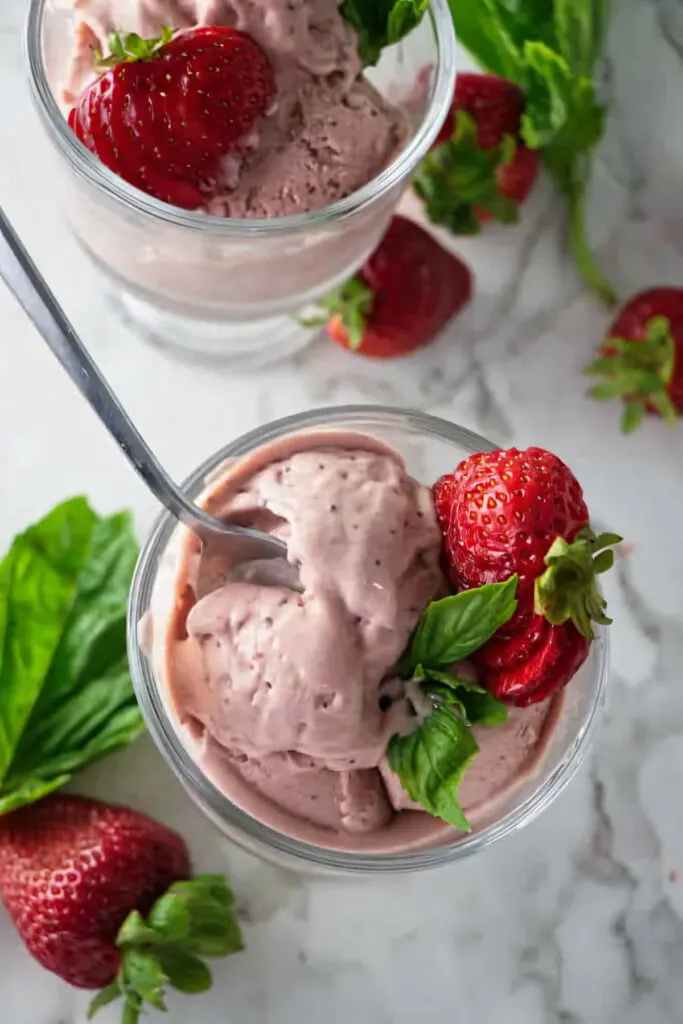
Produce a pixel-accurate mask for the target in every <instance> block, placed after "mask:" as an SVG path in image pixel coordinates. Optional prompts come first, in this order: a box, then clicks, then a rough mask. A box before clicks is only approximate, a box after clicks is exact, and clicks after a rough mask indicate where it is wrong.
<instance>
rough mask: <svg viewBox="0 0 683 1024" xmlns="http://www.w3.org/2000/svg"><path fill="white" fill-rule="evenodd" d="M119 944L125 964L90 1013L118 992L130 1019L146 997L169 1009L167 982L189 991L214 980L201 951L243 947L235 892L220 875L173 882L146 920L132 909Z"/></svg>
mask: <svg viewBox="0 0 683 1024" xmlns="http://www.w3.org/2000/svg"><path fill="white" fill-rule="evenodd" d="M116 944H117V946H118V947H119V949H120V950H121V968H120V970H119V973H118V975H117V978H116V981H115V982H113V983H112V985H109V986H108V987H107V988H106V989H104V990H103V991H102V992H101V993H99V995H97V996H96V997H95V999H94V1000H93V1001H92V1003H91V1004H90V1010H89V1019H90V1017H92V1016H93V1015H94V1014H95V1013H96V1012H97V1010H99V1009H100V1007H102V1006H106V1005H107V1004H108V1003H110V1002H112V1001H113V1000H114V999H115V998H116V997H117V996H118V995H120V996H123V998H124V999H125V1006H124V1020H130V1021H131V1024H132V1022H134V1021H135V1022H136V1021H137V1020H138V1019H139V1015H140V1010H141V1008H142V1006H143V1003H149V1004H150V1005H151V1006H154V1007H156V1008H157V1009H159V1010H164V1009H165V1005H164V989H165V987H166V985H167V984H168V985H171V986H173V988H176V989H178V990H179V991H180V992H186V993H189V994H192V993H199V992H204V991H205V990H206V989H207V988H209V987H210V985H211V972H210V971H209V968H208V967H207V966H206V964H204V962H203V960H202V959H201V957H203V956H209V957H214V956H216V957H217V956H227V955H228V954H229V953H236V952H238V951H239V950H241V949H243V948H244V946H243V942H242V934H241V931H240V926H239V922H238V920H237V916H236V914H235V897H234V895H233V893H232V890H231V889H230V887H229V886H228V884H227V882H226V880H225V878H224V877H223V876H222V875H197V876H196V878H192V879H190V880H189V881H185V882H174V883H173V885H171V886H170V887H169V889H168V890H167V892H166V893H164V895H162V896H160V897H159V899H157V900H156V902H155V903H154V905H153V906H152V908H151V909H150V912H149V914H148V915H147V919H146V920H145V918H143V916H142V915H141V914H140V912H139V911H137V910H133V911H131V913H130V914H129V915H128V917H127V918H126V920H125V921H124V922H123V924H122V925H121V928H120V929H119V933H118V936H117V939H116ZM126 1015H128V1016H126Z"/></svg>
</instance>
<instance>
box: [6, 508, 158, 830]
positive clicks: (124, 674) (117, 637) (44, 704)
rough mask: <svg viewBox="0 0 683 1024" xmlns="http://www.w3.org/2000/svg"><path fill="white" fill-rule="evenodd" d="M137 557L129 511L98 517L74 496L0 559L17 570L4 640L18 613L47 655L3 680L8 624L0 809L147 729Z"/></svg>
mask: <svg viewBox="0 0 683 1024" xmlns="http://www.w3.org/2000/svg"><path fill="white" fill-rule="evenodd" d="M17 553H18V555H19V563H18V564H19V568H20V570H21V571H20V572H17V566H16V565H15V560H16V558H17ZM27 555H29V556H30V557H29V559H28V561H27V560H26V556H27ZM136 558H137V543H136V541H135V537H134V534H133V528H132V521H131V518H130V515H129V514H128V513H119V514H117V515H114V516H109V517H106V518H102V519H100V518H99V517H97V516H96V515H95V513H94V512H93V511H92V510H91V509H90V508H89V507H88V505H87V502H86V501H85V499H83V498H78V499H74V500H72V501H70V502H65V503H64V504H63V505H60V506H58V507H57V508H56V509H54V510H53V511H52V512H51V513H50V514H49V515H48V516H47V517H46V518H45V519H44V520H42V521H41V522H40V523H38V524H37V525H36V526H34V527H31V528H30V529H29V530H27V531H26V532H25V533H24V534H22V535H21V536H20V537H18V538H17V539H16V540H15V542H14V544H13V546H12V549H11V551H10V554H9V556H8V557H7V559H5V561H4V562H3V563H2V565H0V580H2V579H3V572H4V571H6V567H7V566H8V565H10V566H13V568H12V571H11V574H10V575H11V579H12V584H11V586H10V587H8V588H6V589H4V590H3V588H2V586H1V584H0V636H1V635H2V631H3V623H7V622H9V623H10V624H11V623H12V622H14V620H15V619H16V621H17V622H21V630H22V634H23V635H25V637H26V638H29V637H30V643H31V651H32V652H33V654H34V655H35V654H36V653H37V652H40V651H43V652H44V655H43V657H42V660H41V661H40V662H39V663H36V665H35V666H34V667H32V668H31V670H29V668H28V665H27V663H26V662H25V660H24V663H23V664H19V663H17V662H16V660H15V661H14V662H13V665H12V669H11V673H10V674H9V677H8V678H9V682H8V685H4V681H2V677H3V673H4V671H6V670H7V666H8V665H9V662H8V659H7V652H8V650H11V648H12V644H11V642H9V643H8V637H7V629H5V634H6V635H5V646H4V649H3V655H0V657H2V658H3V660H2V662H1V663H0V681H2V682H0V765H2V771H1V772H0V782H1V785H0V813H4V812H5V811H7V810H10V809H13V808H16V807H19V806H21V805H22V804H23V803H29V802H32V801H33V800H35V799H39V798H40V797H42V796H44V795H46V794H47V793H48V792H52V791H53V790H54V789H56V788H58V786H60V785H63V784H64V783H65V782H67V781H68V779H69V777H70V775H71V774H73V773H74V772H75V771H77V770H79V769H80V768H83V767H85V765H87V764H89V763H90V762H91V761H93V760H95V759H97V758H99V757H102V756H104V754H107V753H111V752H112V751H114V750H116V749H118V748H120V747H122V746H125V745H127V744H128V743H130V742H132V740H133V739H135V738H136V737H137V736H138V735H140V733H141V732H142V731H143V723H142V718H141V715H140V712H139V709H138V707H137V704H136V701H135V697H134V694H133V689H132V683H131V680H130V674H129V670H128V663H127V658H126V605H127V599H128V589H129V586H130V580H131V577H132V573H133V569H134V565H135V561H136ZM65 574H66V575H65ZM57 593H59V594H61V600H60V602H59V604H58V605H57V604H54V605H53V606H51V610H50V614H49V616H48V615H46V614H45V604H46V600H45V599H46V595H48V596H49V595H55V594H57ZM41 602H42V603H41ZM12 628H13V629H14V631H15V633H16V627H12ZM23 635H22V638H21V639H22V642H23V639H24V636H23ZM27 642H28V640H27ZM38 669H40V671H38ZM15 684H17V688H18V693H19V694H20V697H21V699H22V700H23V701H24V705H23V715H22V720H23V727H22V728H21V730H19V729H18V728H16V726H15V735H14V742H13V748H12V750H11V759H10V761H9V763H7V760H6V756H7V755H6V754H5V759H4V761H3V756H2V754H3V752H4V751H9V749H10V746H9V744H8V743H4V744H3V742H2V740H3V735H4V736H5V737H6V735H7V729H4V730H3V722H4V721H6V720H8V716H10V715H12V714H16V709H17V706H18V702H17V699H16V695H15V693H14V689H15ZM17 724H18V723H17Z"/></svg>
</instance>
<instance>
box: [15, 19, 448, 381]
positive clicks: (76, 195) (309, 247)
mask: <svg viewBox="0 0 683 1024" xmlns="http://www.w3.org/2000/svg"><path fill="white" fill-rule="evenodd" d="M74 6H75V5H74V4H73V0H31V2H30V6H29V14H28V21H27V27H26V51H27V61H28V74H29V81H30V86H31V90H32V94H33V98H34V101H35V104H36V107H37V110H38V113H39V115H40V118H41V120H42V122H43V125H44V127H45V129H46V131H47V134H48V136H49V138H50V141H51V142H52V143H53V145H54V147H55V150H56V152H57V155H58V170H59V172H60V173H61V176H62V178H63V183H64V184H65V185H66V191H65V195H64V199H63V203H64V210H65V213H66V217H67V219H68V223H69V225H70V228H71V230H72V231H73V233H74V235H75V237H76V239H77V240H78V242H79V243H80V245H81V247H82V248H83V249H84V250H85V252H86V253H87V254H88V256H89V257H90V258H91V259H92V261H93V262H94V263H95V264H96V265H97V266H98V267H99V268H100V269H101V271H102V272H103V273H104V275H105V279H106V282H107V285H108V288H109V290H110V292H112V293H113V295H114V299H115V303H116V304H117V305H118V306H119V308H120V310H121V312H122V313H123V315H124V316H125V317H126V318H127V319H128V320H129V321H131V322H132V324H133V325H134V326H136V327H137V328H139V330H140V331H141V332H142V333H143V334H144V335H145V336H146V337H147V338H148V339H149V340H151V341H154V342H156V343H157V344H159V345H162V346H166V347H171V348H173V349H175V350H176V352H178V353H183V354H185V355H191V356H192V357H193V358H196V357H197V356H198V355H199V356H204V357H205V358H208V359H212V360H227V359H229V360H233V361H235V360H240V361H242V362H243V363H245V364H252V365H259V364H262V363H265V362H268V361H270V360H273V359H277V358H282V357H283V356H286V355H288V354H291V353H292V352H293V351H296V350H297V349H298V348H301V347H302V346H303V345H304V344H306V343H307V342H308V341H309V340H310V339H311V338H312V337H313V336H314V335H315V333H317V332H316V331H315V330H311V329H310V328H309V329H306V328H304V327H302V326H301V325H300V323H299V322H298V319H297V315H298V314H301V313H303V312H304V311H305V307H306V306H307V305H308V304H310V303H312V302H314V301H315V300H316V299H319V298H320V297H321V296H322V295H324V294H325V293H326V292H328V291H330V290H331V289H333V288H335V287H337V286H338V285H340V284H341V283H342V282H343V281H344V280H346V278H348V277H349V276H351V275H352V274H353V273H355V271H356V270H357V269H358V268H359V267H360V266H361V265H362V263H363V262H364V261H365V260H366V259H367V257H368V256H369V254H370V253H371V252H372V251H373V249H375V248H376V246H377V244H378V242H379V240H380V238H381V236H382V235H383V233H384V231H385V230H386V227H387V224H388V222H389V219H390V218H391V216H392V214H393V212H394V210H395V209H396V206H397V204H398V202H399V199H400V197H401V194H402V192H403V190H404V189H405V187H406V185H407V183H408V181H409V179H410V176H411V175H412V173H413V171H414V170H415V167H416V166H417V164H418V162H419V161H420V159H421V158H422V157H423V156H424V155H425V153H426V152H427V150H428V149H429V147H430V146H431V144H432V143H433V141H434V139H435V138H436V135H437V133H438V131H439V128H440V127H441V125H442V124H443V121H444V118H445V117H446V114H447V111H448V108H449V106H450V102H451V98H452V89H453V82H454V80H455V66H456V65H455V53H456V50H455V36H454V32H453V23H452V20H451V16H450V13H449V9H448V3H447V0H432V2H431V9H430V12H429V15H428V16H427V17H425V18H424V19H423V21H422V23H421V25H420V26H419V27H418V28H417V29H415V30H414V31H413V32H411V33H410V35H408V36H407V37H406V38H405V39H404V40H403V41H402V42H401V43H400V44H398V45H397V46H393V47H389V48H387V49H386V50H385V51H384V53H383V55H382V58H381V60H380V62H379V64H378V65H377V67H376V68H372V69H370V70H369V72H368V77H369V78H370V79H371V80H372V82H373V83H374V84H375V85H376V86H377V87H378V88H379V89H380V91H381V92H382V93H383V94H384V95H385V96H386V97H387V98H389V99H390V100H391V101H392V102H393V103H396V104H405V105H408V104H409V105H410V110H411V115H412V120H413V129H414V130H413V134H412V137H411V138H410V139H409V141H408V142H407V144H406V145H405V147H404V148H403V151H402V152H401V153H399V154H398V156H397V157H396V158H395V160H394V161H393V162H392V163H391V164H390V165H389V166H388V167H387V168H386V169H385V170H384V171H383V172H382V173H381V174H380V175H379V176H378V177H376V178H375V179H374V180H372V181H370V182H369V183H368V184H367V185H365V186H364V187H363V188H361V189H360V190H359V191H357V192H354V193H353V194H352V195H350V196H348V197H346V198H344V199H340V200H338V201H337V202H335V203H333V204H332V205H330V206H328V207H325V208H324V209H321V210H317V211H313V212H311V213H303V214H297V215H294V216H288V217H281V218H272V219H267V220H238V219H234V218H223V217H217V216H211V215H209V214H206V213H202V212H194V211H187V210H181V209H178V208H176V207H174V206H169V205H168V204H167V203H163V202H160V201H159V200H156V199H154V198H152V197H151V196H148V195H146V194H145V193H143V192H140V191H139V190H138V189H136V188H134V187H133V186H132V185H129V184H128V183H127V182H126V181H124V180H123V179H122V178H119V177H118V175H116V174H114V173H113V172H112V171H110V170H108V168H106V167H105V166H104V165H103V164H101V163H100V162H99V161H98V159H97V158H96V157H95V156H93V154H91V153H90V152H89V151H88V150H87V149H86V148H85V146H83V145H81V143H80V142H79V141H78V140H77V138H76V136H75V135H74V133H73V132H72V131H71V129H70V128H69V126H68V125H67V122H66V120H65V114H64V110H63V109H62V107H61V106H60V90H61V89H62V87H63V83H64V76H65V73H66V68H67V66H68V63H69V60H70V56H71V51H72V47H73V31H74V22H75V20H76V18H77V15H78V12H77V11H75V10H74Z"/></svg>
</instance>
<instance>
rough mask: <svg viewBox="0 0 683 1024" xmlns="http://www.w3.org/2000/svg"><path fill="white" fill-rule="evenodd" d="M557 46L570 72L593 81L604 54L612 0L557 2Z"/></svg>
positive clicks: (569, 0) (555, 4)
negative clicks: (606, 26) (602, 53)
mask: <svg viewBox="0 0 683 1024" xmlns="http://www.w3.org/2000/svg"><path fill="white" fill-rule="evenodd" d="M554 9H555V18H554V24H555V36H556V38H557V46H558V49H559V51H560V53H561V54H562V55H563V57H564V58H565V60H566V61H567V64H568V66H569V69H570V71H571V72H572V74H573V75H575V76H577V77H586V78H590V76H591V75H592V74H593V69H594V67H595V63H596V61H597V59H598V56H599V54H600V48H601V46H602V42H603V38H604V34H605V25H606V22H607V13H608V10H607V9H608V0H554Z"/></svg>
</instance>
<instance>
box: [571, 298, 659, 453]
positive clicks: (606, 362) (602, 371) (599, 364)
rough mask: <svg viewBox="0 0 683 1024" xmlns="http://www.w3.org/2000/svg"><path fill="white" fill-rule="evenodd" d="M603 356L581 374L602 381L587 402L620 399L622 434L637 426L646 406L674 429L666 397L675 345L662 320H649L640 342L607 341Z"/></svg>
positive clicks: (595, 386)
mask: <svg viewBox="0 0 683 1024" xmlns="http://www.w3.org/2000/svg"><path fill="white" fill-rule="evenodd" d="M604 350H605V352H606V353H607V354H606V355H603V356H600V357H599V358H598V359H596V360H595V361H594V362H592V363H590V365H589V366H587V367H586V369H585V372H586V373H588V374H591V375H593V376H596V377H602V378H603V380H602V381H601V382H600V383H599V384H596V385H594V386H593V387H592V388H591V389H590V390H589V392H588V393H589V395H590V396H591V398H598V399H609V398H622V399H623V400H624V401H625V402H626V408H625V409H624V416H623V419H622V431H623V432H624V433H631V432H632V431H633V430H635V429H636V428H637V427H638V426H639V425H640V423H641V421H642V419H643V416H644V414H645V411H646V408H647V404H648V403H649V404H650V405H651V406H653V407H654V408H655V409H656V410H657V412H658V413H659V414H660V415H661V416H662V417H663V418H664V419H665V420H666V422H668V423H670V424H672V425H676V423H677V422H678V415H677V412H676V408H675V406H674V404H673V402H672V401H671V398H670V397H669V394H668V390H667V389H668V387H669V384H670V383H671V380H672V379H673V375H674V370H675V364H676V344H675V341H674V338H673V335H672V333H671V325H670V322H669V320H668V319H667V318H666V317H661V316H657V317H652V318H651V319H650V320H649V321H648V323H647V325H646V328H645V336H644V338H643V339H642V340H641V341H630V340H626V339H624V338H609V339H608V340H607V341H606V342H605V345H604Z"/></svg>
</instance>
